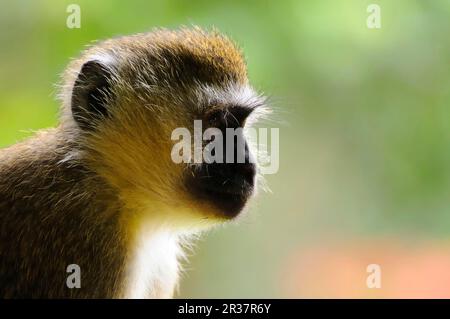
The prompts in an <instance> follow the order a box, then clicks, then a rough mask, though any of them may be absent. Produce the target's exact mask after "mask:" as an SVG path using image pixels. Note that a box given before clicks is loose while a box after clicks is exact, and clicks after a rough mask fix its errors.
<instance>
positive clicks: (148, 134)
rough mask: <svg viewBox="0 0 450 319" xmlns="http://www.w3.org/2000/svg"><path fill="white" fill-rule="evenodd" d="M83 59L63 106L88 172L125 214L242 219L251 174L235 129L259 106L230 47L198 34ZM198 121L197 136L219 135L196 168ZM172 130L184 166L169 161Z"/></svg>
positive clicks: (116, 43)
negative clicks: (180, 140)
mask: <svg viewBox="0 0 450 319" xmlns="http://www.w3.org/2000/svg"><path fill="white" fill-rule="evenodd" d="M130 43H133V47H132V49H133V50H131V49H130ZM85 59H86V61H84V62H83V61H81V62H82V63H80V62H78V63H79V64H78V65H75V66H73V68H74V69H79V70H80V71H79V72H78V74H77V77H76V78H74V79H73V80H72V81H73V82H74V84H73V85H72V86H71V87H70V88H71V90H72V91H71V92H70V94H71V100H69V101H66V104H67V105H69V106H68V109H70V115H71V118H73V119H74V120H75V122H76V123H77V125H78V127H79V128H80V129H81V130H82V132H83V134H81V135H82V136H83V138H84V141H83V142H82V144H83V145H84V146H85V149H86V151H85V153H84V154H85V156H86V157H88V159H89V163H91V167H92V168H93V169H94V170H95V171H96V172H98V173H99V174H100V175H102V176H103V177H105V178H106V179H107V181H108V182H109V183H111V184H112V185H113V186H115V188H117V189H118V190H119V192H120V194H121V198H123V200H124V201H125V202H126V205H127V206H132V207H133V208H132V209H133V210H145V209H146V207H154V209H158V210H161V211H164V212H168V214H169V213H170V212H172V211H182V212H183V213H181V214H178V215H177V219H180V215H183V216H184V217H186V216H189V218H191V217H194V219H204V218H207V219H209V220H224V219H225V220H227V219H231V218H234V217H236V216H237V215H238V214H239V213H240V212H241V211H242V210H243V209H244V207H245V206H246V204H247V202H248V200H249V199H250V197H251V196H252V195H253V194H254V193H255V190H256V176H257V165H256V163H255V160H254V158H253V156H252V154H251V152H250V150H249V146H248V141H247V140H246V138H245V136H244V135H245V134H244V131H243V128H244V126H245V125H246V123H248V122H249V120H250V119H255V118H256V117H257V116H258V115H260V114H262V112H259V110H264V108H263V105H264V101H263V99H262V98H261V97H260V96H259V95H257V94H256V93H255V92H254V91H253V90H252V89H251V88H250V86H249V84H248V79H247V75H246V67H245V63H244V61H243V58H242V56H241V54H240V52H239V50H238V49H237V48H236V47H235V46H234V44H233V43H231V42H230V41H229V40H228V39H226V38H225V37H223V36H221V35H218V34H208V33H205V32H202V31H198V30H197V31H195V30H194V31H180V32H167V31H160V32H156V33H150V34H147V35H139V36H134V37H133V38H127V37H125V38H119V39H115V40H111V41H110V42H106V43H104V44H103V45H100V46H99V47H98V48H96V47H94V48H93V49H91V50H90V51H88V52H87V53H86V55H85ZM71 76H72V75H71ZM254 115H256V116H254ZM197 121H200V122H201V124H202V125H201V126H202V127H201V129H200V136H205V134H206V131H207V130H209V129H215V130H216V132H220V133H221V135H222V138H220V139H219V138H218V137H217V138H216V135H214V137H215V138H214V141H215V148H214V151H211V152H209V153H208V152H201V153H202V154H201V155H203V156H200V159H197V158H196V157H197V156H195V152H196V150H197V149H198V148H201V149H206V150H208V147H210V146H211V145H210V144H209V143H208V142H211V140H212V139H211V138H210V139H209V140H208V139H206V140H205V139H202V138H201V139H200V140H201V141H200V145H195V136H196V134H198V132H197V133H196V132H194V131H195V123H196V122H197ZM177 128H185V129H187V131H189V132H190V133H191V136H190V138H189V142H192V141H193V140H194V141H193V142H194V143H193V144H194V145H193V146H194V147H193V148H192V147H191V148H188V150H187V151H184V152H183V153H184V154H189V155H190V156H188V157H189V158H190V159H191V161H188V162H182V163H179V162H176V161H174V160H173V158H171V154H172V153H173V147H174V144H175V142H174V140H173V139H171V136H172V135H173V132H174V130H176V129H177ZM230 130H233V132H231V133H229V132H230ZM206 135H207V134H206ZM184 142H186V141H184ZM191 146H192V145H191ZM220 146H222V147H220ZM220 148H221V149H222V152H221V155H222V156H221V157H222V158H220V156H218V155H217V154H216V152H219V149H220ZM205 155H206V156H205ZM211 158H214V160H211ZM192 159H193V160H192Z"/></svg>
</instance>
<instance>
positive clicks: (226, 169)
mask: <svg viewBox="0 0 450 319" xmlns="http://www.w3.org/2000/svg"><path fill="white" fill-rule="evenodd" d="M255 176H256V167H255V165H254V164H250V163H245V164H202V165H201V167H200V169H197V170H196V172H195V174H193V177H192V178H191V179H190V181H189V183H188V184H189V188H190V191H191V192H192V194H193V195H194V197H195V198H196V199H197V200H200V201H206V202H209V203H211V204H212V205H214V206H215V207H216V208H217V209H218V211H219V212H220V214H221V215H223V216H225V217H227V218H234V217H236V216H237V215H239V213H240V212H241V211H242V210H243V208H244V207H245V205H246V203H247V201H248V199H249V198H250V197H251V196H252V194H253V192H254V188H255Z"/></svg>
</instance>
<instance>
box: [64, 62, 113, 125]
mask: <svg viewBox="0 0 450 319" xmlns="http://www.w3.org/2000/svg"><path fill="white" fill-rule="evenodd" d="M111 76H112V74H111V71H110V69H109V68H108V67H107V66H106V65H105V64H103V63H102V62H100V61H97V60H91V61H88V62H86V63H84V64H83V66H82V67H81V70H80V72H79V74H78V77H77V79H76V80H75V84H74V86H73V90H72V101H71V107H72V115H73V118H74V119H75V121H76V122H77V123H78V125H79V126H80V127H81V128H83V129H93V128H94V127H95V123H96V122H98V121H99V120H101V119H102V118H105V117H107V116H108V115H109V113H108V105H107V103H108V101H110V99H111V83H110V80H111Z"/></svg>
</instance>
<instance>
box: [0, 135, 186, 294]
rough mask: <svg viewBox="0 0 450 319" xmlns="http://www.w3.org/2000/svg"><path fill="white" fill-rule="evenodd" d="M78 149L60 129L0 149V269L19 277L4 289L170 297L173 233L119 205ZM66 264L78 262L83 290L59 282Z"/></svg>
mask: <svg viewBox="0 0 450 319" xmlns="http://www.w3.org/2000/svg"><path fill="white" fill-rule="evenodd" d="M80 154H81V153H80V152H79V149H77V147H76V143H73V141H68V140H67V133H65V132H63V131H61V130H60V129H51V130H47V131H42V132H39V133H38V134H37V135H36V136H35V137H33V138H31V139H28V140H26V141H24V142H22V143H19V144H17V145H15V146H13V147H11V148H9V149H5V150H2V151H0V214H2V216H1V218H2V229H4V230H5V231H2V232H1V233H0V273H4V274H6V276H10V277H11V278H15V279H14V280H15V282H16V283H17V285H15V286H14V287H11V288H10V289H11V290H8V291H5V295H8V296H15V295H17V296H19V294H20V296H25V297H27V296H28V297H31V296H34V297H59V298H63V297H77V298H86V297H90V298H94V297H97V298H111V297H140V298H145V297H171V296H172V293H173V290H174V287H175V285H176V282H177V279H178V262H177V256H179V254H180V253H181V250H180V248H179V245H178V238H179V236H178V235H177V234H176V232H173V231H169V230H168V229H167V228H166V227H164V223H163V222H162V221H161V220H158V219H154V218H141V217H142V216H153V215H155V214H153V213H155V212H153V211H152V212H149V211H147V212H146V213H147V214H140V213H141V212H140V208H139V207H130V206H128V205H124V203H123V200H122V199H121V195H120V194H119V192H118V191H117V190H115V189H114V188H112V187H110V186H109V185H108V183H106V182H105V181H104V179H102V178H101V177H100V176H98V175H97V174H96V173H95V172H93V171H92V170H91V169H89V168H87V167H86V166H85V165H84V164H83V161H82V157H81V156H80ZM147 209H150V208H149V206H147ZM155 209H156V207H155ZM138 216H139V218H138ZM156 216H158V215H156ZM18 231H19V233H20V234H21V235H20V236H16V235H15V234H17V233H18ZM36 256H39V258H37V257H36ZM5 258H8V259H7V260H6V259H5ZM5 260H6V261H5ZM39 260H40V261H41V262H38V261H39ZM1 261H5V263H4V266H5V267H3V264H2V262H1ZM8 261H10V262H11V264H8ZM15 263H19V264H17V265H16V266H11V265H15ZM70 264H77V265H79V266H80V269H81V278H82V279H81V287H82V288H81V289H68V288H67V287H66V286H65V285H64V284H62V283H65V280H66V276H67V273H66V268H67V266H68V265H70ZM15 269H25V272H26V273H27V274H29V275H28V276H21V273H22V272H17V271H15ZM16 277H17V278H16ZM36 282H45V283H46V284H45V285H36ZM36 287H40V288H39V289H40V290H36ZM0 295H1V294H0Z"/></svg>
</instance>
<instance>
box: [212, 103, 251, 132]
mask: <svg viewBox="0 0 450 319" xmlns="http://www.w3.org/2000/svg"><path fill="white" fill-rule="evenodd" d="M253 110H254V109H253V108H250V107H246V106H238V105H235V106H229V107H225V108H220V109H212V110H211V111H209V112H207V113H206V120H207V121H208V123H210V125H212V126H213V127H232V128H236V127H243V126H244V125H245V120H246V119H247V117H248V116H249V115H250V114H251V113H252V112H253Z"/></svg>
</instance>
